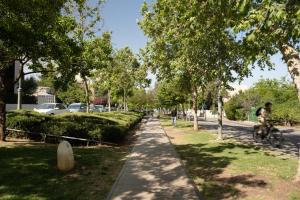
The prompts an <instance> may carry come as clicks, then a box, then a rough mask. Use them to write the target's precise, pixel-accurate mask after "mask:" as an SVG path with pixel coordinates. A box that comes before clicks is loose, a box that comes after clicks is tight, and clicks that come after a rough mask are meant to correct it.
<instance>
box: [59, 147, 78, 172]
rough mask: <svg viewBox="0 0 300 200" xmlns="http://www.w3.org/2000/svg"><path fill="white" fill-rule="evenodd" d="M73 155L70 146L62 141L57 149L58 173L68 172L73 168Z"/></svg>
mask: <svg viewBox="0 0 300 200" xmlns="http://www.w3.org/2000/svg"><path fill="white" fill-rule="evenodd" d="M74 164H75V163H74V155H73V149H72V146H71V144H70V143H69V142H68V141H62V142H60V143H59V145H58V148H57V168H58V169H59V170H60V171H69V170H71V169H73V168H74Z"/></svg>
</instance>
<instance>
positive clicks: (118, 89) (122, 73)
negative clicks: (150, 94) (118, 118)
mask: <svg viewBox="0 0 300 200" xmlns="http://www.w3.org/2000/svg"><path fill="white" fill-rule="evenodd" d="M110 76H111V77H110V84H111V85H110V88H111V90H110V91H111V94H113V95H114V96H118V97H121V98H122V104H123V109H124V111H127V110H128V97H129V96H130V95H131V94H132V92H133V89H134V88H135V87H137V86H138V85H141V83H146V82H147V79H146V73H145V69H144V68H143V66H142V65H140V63H139V62H138V59H137V57H136V56H135V55H134V54H133V52H132V51H131V50H130V49H129V48H128V47H125V48H122V49H119V50H117V51H116V52H115V54H114V57H113V68H112V71H111V72H110Z"/></svg>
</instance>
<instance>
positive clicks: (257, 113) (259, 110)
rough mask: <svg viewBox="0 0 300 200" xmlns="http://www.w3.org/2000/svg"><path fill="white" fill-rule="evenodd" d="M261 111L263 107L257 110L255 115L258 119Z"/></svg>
mask: <svg viewBox="0 0 300 200" xmlns="http://www.w3.org/2000/svg"><path fill="white" fill-rule="evenodd" d="M261 109H262V107H259V108H258V109H257V110H256V112H255V115H256V116H257V117H258V116H259V115H260V113H261Z"/></svg>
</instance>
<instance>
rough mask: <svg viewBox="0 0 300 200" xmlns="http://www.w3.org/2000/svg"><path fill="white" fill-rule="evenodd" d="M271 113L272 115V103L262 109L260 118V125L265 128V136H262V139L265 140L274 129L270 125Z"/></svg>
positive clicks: (266, 104)
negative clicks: (271, 129)
mask: <svg viewBox="0 0 300 200" xmlns="http://www.w3.org/2000/svg"><path fill="white" fill-rule="evenodd" d="M271 113H272V103H271V102H267V103H265V107H264V108H261V110H260V113H259V116H258V122H259V125H260V126H261V127H262V128H263V134H262V135H261V139H264V138H265V137H266V136H267V135H268V134H269V130H270V128H271V127H272V125H271V123H270V115H271Z"/></svg>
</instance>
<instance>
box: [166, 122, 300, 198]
mask: <svg viewBox="0 0 300 200" xmlns="http://www.w3.org/2000/svg"><path fill="white" fill-rule="evenodd" d="M161 124H162V125H163V126H164V129H165V131H166V132H167V134H168V136H169V137H170V139H171V141H172V143H173V144H174V146H175V148H176V150H177V152H178V153H179V155H180V157H181V159H182V161H183V163H184V164H185V166H186V168H187V171H188V173H189V174H190V176H191V177H192V178H193V180H194V182H195V183H196V185H197V187H198V189H199V191H200V192H201V193H202V194H203V196H204V197H205V199H249V200H250V199H251V200H252V199H278V200H279V199H280V200H285V199H294V200H296V199H300V185H299V184H295V183H293V182H292V179H293V176H294V175H295V174H296V170H297V159H295V158H292V157H289V156H283V155H279V154H278V153H276V152H271V151H267V150H264V149H261V148H258V147H255V146H252V145H246V144H245V145H244V144H241V143H236V142H234V141H222V142H218V141H216V133H213V132H207V131H203V130H201V129H200V131H198V132H195V131H193V128H192V123H191V122H185V121H181V120H179V121H178V124H177V126H176V128H174V127H172V126H171V120H170V119H169V118H162V119H161Z"/></svg>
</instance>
